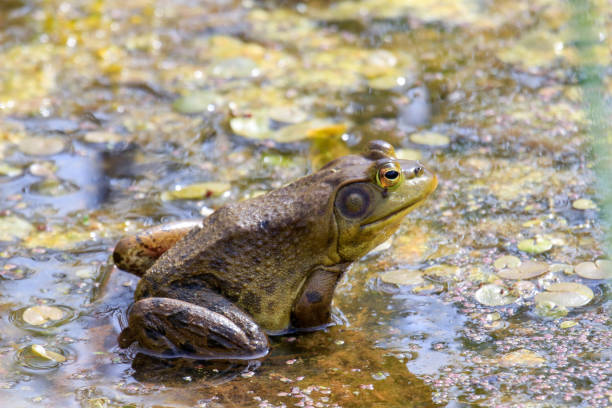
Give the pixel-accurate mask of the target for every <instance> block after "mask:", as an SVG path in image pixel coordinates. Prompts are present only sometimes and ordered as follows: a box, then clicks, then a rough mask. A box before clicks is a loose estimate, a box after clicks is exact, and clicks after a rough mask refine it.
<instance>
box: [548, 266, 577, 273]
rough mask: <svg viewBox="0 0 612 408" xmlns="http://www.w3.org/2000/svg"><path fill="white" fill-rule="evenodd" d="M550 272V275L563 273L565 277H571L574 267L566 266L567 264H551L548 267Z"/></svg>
mask: <svg viewBox="0 0 612 408" xmlns="http://www.w3.org/2000/svg"><path fill="white" fill-rule="evenodd" d="M550 271H551V272H552V273H555V272H563V273H564V274H566V275H571V274H572V273H574V267H573V266H572V265H568V264H560V263H559V264H552V265H550Z"/></svg>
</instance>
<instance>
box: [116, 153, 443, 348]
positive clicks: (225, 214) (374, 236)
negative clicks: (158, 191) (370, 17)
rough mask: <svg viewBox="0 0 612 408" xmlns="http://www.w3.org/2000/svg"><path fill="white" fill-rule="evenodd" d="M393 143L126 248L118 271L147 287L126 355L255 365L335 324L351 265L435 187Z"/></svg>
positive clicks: (119, 250)
mask: <svg viewBox="0 0 612 408" xmlns="http://www.w3.org/2000/svg"><path fill="white" fill-rule="evenodd" d="M436 185H437V178H436V176H435V175H434V174H433V173H431V172H430V171H428V170H426V169H425V168H424V167H423V166H422V165H421V164H420V163H418V162H415V161H407V160H399V159H397V158H396V155H395V152H394V150H393V147H392V146H391V145H390V144H388V143H387V142H383V141H373V142H370V144H369V145H368V147H367V149H366V150H365V151H364V152H363V154H361V155H348V156H344V157H340V158H338V159H336V160H333V161H331V162H330V163H328V164H327V165H325V166H324V167H323V168H321V169H320V170H319V171H317V172H316V173H313V174H311V175H308V176H305V177H303V178H301V179H298V180H297V181H295V182H293V183H291V184H289V185H286V186H284V187H281V188H279V189H277V190H274V191H271V192H269V193H267V194H264V195H261V196H258V197H255V198H251V199H249V200H245V201H239V202H232V203H230V204H227V205H225V206H223V207H221V208H219V209H218V210H217V211H215V212H214V213H213V214H211V215H210V216H209V217H207V218H205V219H204V220H198V221H184V222H178V223H173V224H166V225H162V226H159V227H154V228H152V229H149V230H146V231H143V232H142V233H139V234H136V235H134V236H128V237H125V238H123V239H122V240H121V241H120V242H119V243H118V244H117V246H116V248H115V252H114V260H115V263H116V264H117V266H118V267H119V268H121V269H124V270H127V271H130V272H133V273H136V274H138V275H140V276H141V280H140V282H139V284H138V287H137V288H136V292H135V303H134V305H133V306H132V307H131V308H130V310H129V312H128V327H126V328H125V329H124V330H123V331H122V332H121V334H120V335H119V344H120V346H121V347H127V346H129V345H130V344H132V343H133V342H137V343H138V344H139V346H140V347H141V348H144V349H146V350H148V352H149V353H153V354H157V355H171V356H177V355H182V356H192V357H198V358H252V357H258V356H263V355H265V354H266V353H267V352H268V347H269V343H268V337H267V335H279V334H283V333H288V332H291V331H302V330H314V329H317V328H321V327H324V326H326V325H328V323H329V319H330V307H331V301H332V296H333V294H334V290H335V288H336V284H337V283H338V281H339V279H340V278H341V277H342V275H343V273H344V272H345V271H346V270H347V268H348V267H349V265H350V264H351V263H352V262H353V261H355V260H357V259H359V258H360V257H362V256H363V255H365V254H366V253H367V252H368V251H370V250H371V249H373V248H374V247H376V246H377V245H379V244H381V243H382V242H383V241H385V240H386V239H388V238H389V237H390V236H391V234H393V232H394V231H395V230H396V229H397V228H398V227H399V225H400V223H401V221H402V219H403V218H404V216H405V215H406V214H407V213H408V212H409V211H411V210H412V209H413V208H415V206H417V205H418V204H419V203H421V202H423V200H424V199H425V198H426V197H427V196H429V195H430V194H431V193H432V192H433V191H434V190H435V188H436Z"/></svg>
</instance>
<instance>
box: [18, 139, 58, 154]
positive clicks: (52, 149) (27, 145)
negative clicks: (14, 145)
mask: <svg viewBox="0 0 612 408" xmlns="http://www.w3.org/2000/svg"><path fill="white" fill-rule="evenodd" d="M65 144H66V143H65V141H64V139H63V138H61V137H59V136H48V137H44V136H31V137H25V138H23V139H21V140H20V141H19V143H18V147H19V150H21V151H22V152H23V153H25V154H29V155H37V156H46V155H51V154H56V153H59V152H61V151H62V150H64V147H65Z"/></svg>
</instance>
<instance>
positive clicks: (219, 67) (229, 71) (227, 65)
mask: <svg viewBox="0 0 612 408" xmlns="http://www.w3.org/2000/svg"><path fill="white" fill-rule="evenodd" d="M210 73H211V75H213V76H215V77H218V78H224V79H231V78H248V77H256V76H259V75H260V69H259V68H258V66H257V63H256V62H255V61H253V60H252V59H250V58H244V57H236V58H228V59H225V60H222V61H219V62H217V63H216V64H213V65H212V66H211V68H210Z"/></svg>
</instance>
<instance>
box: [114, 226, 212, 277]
mask: <svg viewBox="0 0 612 408" xmlns="http://www.w3.org/2000/svg"><path fill="white" fill-rule="evenodd" d="M201 226H202V220H185V221H175V222H168V223H165V224H161V225H157V226H155V227H152V228H148V229H146V230H144V231H141V232H139V233H137V234H134V235H128V236H126V237H123V238H122V239H121V240H120V241H119V242H118V243H117V246H115V251H114V252H113V261H114V262H115V265H117V267H118V268H119V269H123V270H124V271H128V272H131V273H133V274H135V275H138V276H142V275H143V274H144V273H145V272H146V271H147V269H149V268H150V267H151V266H152V265H153V264H154V263H155V261H156V260H157V258H159V257H160V256H161V254H163V253H164V252H166V251H167V250H168V249H170V247H172V246H173V245H174V244H175V243H176V242H177V241H178V240H180V239H181V238H183V237H184V236H185V235H187V233H188V232H189V231H191V230H193V229H194V228H195V227H201Z"/></svg>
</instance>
